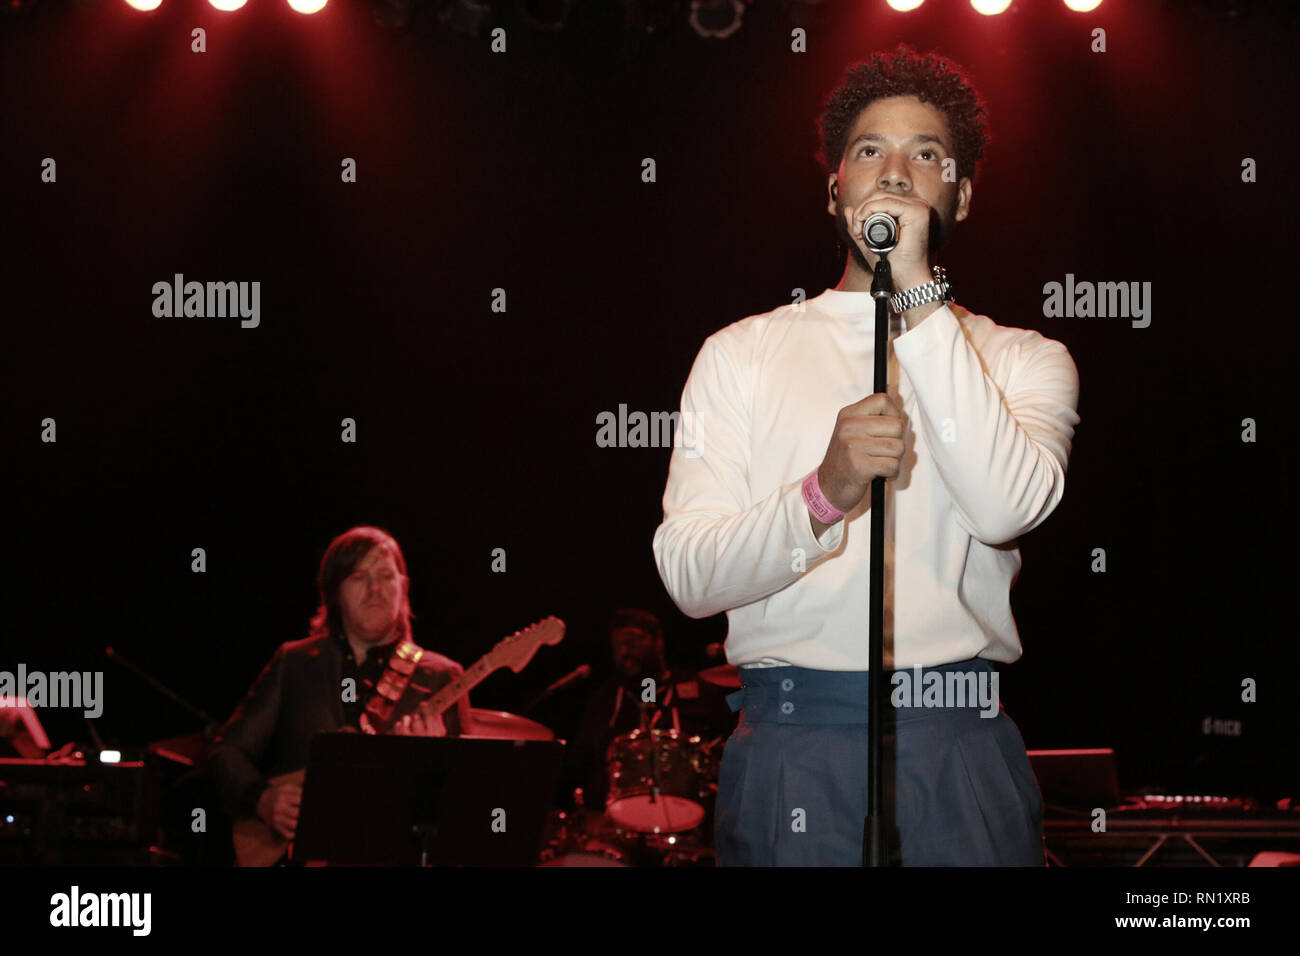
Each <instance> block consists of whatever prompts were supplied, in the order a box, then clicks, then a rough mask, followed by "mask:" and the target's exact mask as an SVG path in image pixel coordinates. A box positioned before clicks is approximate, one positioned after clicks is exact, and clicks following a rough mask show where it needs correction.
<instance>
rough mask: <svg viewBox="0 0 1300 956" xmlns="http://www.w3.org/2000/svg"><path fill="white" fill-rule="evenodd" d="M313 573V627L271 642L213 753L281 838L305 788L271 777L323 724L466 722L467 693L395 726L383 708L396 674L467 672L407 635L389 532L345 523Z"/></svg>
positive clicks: (433, 728) (419, 686) (437, 684)
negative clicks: (316, 593) (300, 636)
mask: <svg viewBox="0 0 1300 956" xmlns="http://www.w3.org/2000/svg"><path fill="white" fill-rule="evenodd" d="M317 584H318V585H319V587H320V600H321V603H320V607H319V608H318V609H317V611H316V615H315V617H313V618H312V621H311V632H310V635H309V636H308V637H307V638H306V639H304V640H300V641H290V642H288V643H285V644H282V645H281V646H280V648H279V649H278V650H277V651H276V652H275V655H274V656H273V657H272V658H271V661H270V663H269V664H267V665H266V667H265V669H263V671H262V673H261V675H260V676H259V677H258V678H257V680H256V681H255V682H254V683H253V686H252V687H251V688H250V689H249V691H248V693H247V695H246V696H245V697H244V699H243V701H242V702H241V703H240V704H239V706H238V707H237V708H236V709H235V712H234V714H233V715H232V716H231V718H230V720H229V721H227V723H226V725H225V726H224V727H223V728H222V729H221V732H220V734H219V735H218V737H217V738H216V740H215V742H214V745H213V750H212V753H211V754H210V756H209V760H208V769H209V773H210V774H211V775H212V777H213V778H214V780H215V782H216V785H217V788H218V792H219V793H220V796H221V802H222V805H223V807H224V809H225V810H226V812H227V813H229V814H230V815H231V816H232V817H235V818H248V817H253V816H257V817H260V818H261V819H262V821H263V822H265V823H266V824H267V825H268V826H270V827H271V828H272V829H273V830H275V831H276V832H277V833H279V834H280V835H281V836H283V837H284V838H285V839H286V840H291V839H293V833H294V830H295V828H296V827H297V823H298V808H299V805H300V803H301V801H302V788H301V786H298V785H295V784H287V783H286V784H280V785H278V786H271V785H270V784H269V782H268V778H270V777H275V776H278V775H280V774H284V773H287V772H289V771H294V770H299V769H301V768H302V767H304V766H306V764H307V756H308V749H309V747H310V744H311V739H312V737H314V736H315V735H316V734H317V733H320V732H322V731H337V730H344V729H348V728H351V729H354V730H361V729H363V727H366V728H368V729H369V730H372V731H378V732H387V733H395V734H412V735H419V736H459V735H460V733H461V732H462V728H464V727H468V726H469V695H468V694H464V695H462V696H461V697H460V698H459V699H458V700H457V701H456V704H455V706H454V707H452V708H451V709H449V710H447V711H446V712H445V713H444V714H442V715H441V716H437V717H432V718H428V719H426V718H425V717H424V716H423V715H422V714H421V713H420V712H419V711H418V710H417V711H415V712H413V713H409V714H408V715H407V716H405V717H402V718H400V719H398V720H396V721H395V722H393V723H392V724H391V726H389V725H388V724H387V723H385V722H384V721H382V720H381V719H380V717H381V716H384V715H386V714H387V711H386V710H385V709H384V708H385V707H388V704H387V702H386V701H385V699H384V696H392V682H393V680H394V678H396V680H397V681H398V683H401V682H403V681H408V680H409V686H410V688H411V690H412V691H415V692H419V691H429V692H433V691H437V690H438V689H439V688H441V687H443V686H444V685H446V684H448V683H450V682H451V681H453V680H455V679H456V678H457V677H459V676H460V675H461V674H462V673H463V672H464V668H462V667H461V665H460V664H458V663H456V662H455V661H453V660H451V659H450V658H448V657H444V656H442V655H441V654H436V653H433V652H432V651H428V650H423V649H421V648H418V647H417V646H415V645H414V644H413V643H411V617H412V614H411V605H410V600H409V594H408V592H409V588H410V579H409V578H408V577H407V576H406V560H405V558H403V556H402V549H401V548H400V547H399V546H398V544H397V542H396V540H394V539H393V537H392V536H391V535H389V534H388V533H386V532H384V531H382V530H380V529H379V528H372V527H356V528H352V529H351V530H349V531H346V532H344V533H343V534H341V535H339V536H338V537H337V538H335V539H334V540H333V541H332V542H331V543H330V546H329V548H328V549H326V551H325V556H324V557H323V558H322V559H321V565H320V572H319V575H318V576H317ZM399 649H400V652H401V653H400V654H399ZM413 657H414V658H415V660H414V663H413V666H411V665H408V664H407V663H406V662H407V661H410V660H411V659H412V658H413ZM403 672H406V673H403ZM408 675H409V676H408ZM381 684H385V693H384V695H381V694H380V692H379V691H380V687H381Z"/></svg>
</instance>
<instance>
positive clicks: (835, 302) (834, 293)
mask: <svg viewBox="0 0 1300 956" xmlns="http://www.w3.org/2000/svg"><path fill="white" fill-rule="evenodd" d="M809 304H810V305H813V306H815V307H816V308H818V309H819V310H821V311H822V312H825V313H826V314H827V315H831V316H834V317H835V318H839V319H846V320H848V321H849V322H850V323H852V324H853V325H854V326H855V327H857V328H863V329H875V327H876V300H875V299H873V298H872V297H871V293H870V292H844V291H841V290H839V289H827V290H826V291H825V292H823V293H822V294H821V295H819V296H817V297H815V298H813V299H811V300H810V302H809ZM894 319H895V317H894V316H892V315H891V316H890V324H891V325H895V324H897V325H900V326H901V327H902V329H904V330H906V328H907V319H905V318H903V317H901V316H899V317H897V321H896V322H895V320H894Z"/></svg>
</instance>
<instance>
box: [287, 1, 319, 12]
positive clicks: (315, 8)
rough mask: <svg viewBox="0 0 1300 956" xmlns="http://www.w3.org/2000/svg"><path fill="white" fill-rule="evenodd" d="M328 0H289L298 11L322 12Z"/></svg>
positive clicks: (290, 4)
mask: <svg viewBox="0 0 1300 956" xmlns="http://www.w3.org/2000/svg"><path fill="white" fill-rule="evenodd" d="M326 2H327V0H289V6H290V7H292V8H293V9H294V10H295V11H296V12H298V13H320V12H321V11H322V10H324V9H325V4H326Z"/></svg>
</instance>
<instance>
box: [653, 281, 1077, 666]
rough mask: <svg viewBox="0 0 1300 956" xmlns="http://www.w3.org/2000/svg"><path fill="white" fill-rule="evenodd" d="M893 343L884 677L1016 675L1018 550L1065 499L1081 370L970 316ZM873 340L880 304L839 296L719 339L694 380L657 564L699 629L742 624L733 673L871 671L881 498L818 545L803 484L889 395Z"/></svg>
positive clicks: (1058, 351)
mask: <svg viewBox="0 0 1300 956" xmlns="http://www.w3.org/2000/svg"><path fill="white" fill-rule="evenodd" d="M891 325H892V326H893V327H894V328H893V330H891V334H892V336H893V337H892V338H891V356H890V361H889V366H890V373H889V388H888V391H889V392H890V393H891V394H892V395H894V397H895V399H896V400H898V401H899V403H900V404H901V406H902V408H903V416H904V421H905V422H906V431H905V433H904V441H905V445H904V449H905V450H904V454H903V458H902V461H901V466H900V473H899V476H898V477H897V478H895V479H892V480H888V481H886V482H885V489H886V493H885V514H886V527H885V560H884V566H885V567H884V585H885V588H884V634H885V656H884V660H885V666H886V667H888V668H895V669H903V668H911V667H918V666H919V667H929V666H934V665H938V664H945V663H950V662H952V661H959V660H966V659H968V658H972V657H984V658H988V659H990V660H994V661H1014V660H1016V659H1017V658H1018V657H1019V656H1020V654H1021V644H1020V637H1019V634H1018V633H1017V631H1016V624H1015V621H1014V619H1013V618H1012V615H1011V594H1010V592H1011V586H1012V585H1013V584H1014V583H1015V580H1016V576H1017V575H1018V574H1019V571H1020V551H1019V548H1018V547H1017V546H1016V539H1017V538H1018V537H1019V536H1020V535H1022V534H1025V533H1026V532H1028V531H1030V530H1032V529H1033V528H1036V527H1037V526H1038V525H1039V524H1041V523H1042V522H1043V521H1044V520H1045V519H1046V518H1047V516H1048V515H1050V514H1051V513H1052V511H1053V509H1055V508H1056V506H1057V504H1058V503H1060V501H1061V497H1062V495H1063V494H1064V492H1065V471H1066V464H1067V461H1068V459H1069V454H1070V445H1071V442H1072V440H1073V437H1074V426H1075V425H1077V424H1078V423H1079V416H1078V414H1077V413H1076V409H1077V407H1078V397H1079V376H1078V370H1077V369H1076V368H1075V365H1074V361H1073V360H1072V359H1071V357H1070V353H1069V352H1068V351H1067V349H1066V348H1065V346H1064V345H1062V344H1061V343H1060V342H1056V341H1054V340H1052V339H1048V338H1045V337H1044V336H1042V335H1040V334H1039V333H1038V332H1035V331H1032V330H1026V329H1015V328H1007V327H1003V326H999V325H996V324H995V323H994V322H993V321H992V320H990V319H989V318H987V317H986V316H981V315H972V314H971V313H969V312H967V311H966V310H965V309H963V308H961V307H960V306H957V305H955V304H948V305H944V306H941V307H940V308H939V309H938V310H937V311H935V312H933V313H931V314H930V315H929V316H928V317H926V318H925V320H924V321H923V322H922V323H921V324H919V325H917V326H916V327H915V328H913V329H906V325H905V322H904V320H902V319H901V318H899V317H894V318H893V319H892V321H891ZM874 327H875V303H874V302H873V300H872V298H871V295H870V293H867V292H841V291H837V290H834V289H827V290H826V291H825V292H823V293H822V294H821V295H819V296H817V297H815V298H813V299H810V300H808V301H807V302H806V303H804V304H803V307H802V309H801V308H800V307H799V306H798V305H786V306H782V307H781V308H778V309H776V310H774V311H772V312H769V313H767V314H765V315H756V316H751V317H749V318H746V319H743V320H741V321H739V322H735V323H733V324H732V325H729V326H727V327H726V328H724V329H722V330H720V331H718V332H716V333H714V334H713V335H711V336H710V337H709V338H708V339H707V340H706V341H705V343H704V346H703V347H702V348H701V350H700V353H699V355H698V357H697V358H696V360H695V364H694V366H693V367H692V369H691V373H690V376H689V378H688V379H687V381H686V387H685V389H684V390H683V392H682V401H681V416H680V421H679V425H678V435H679V440H678V442H677V443H675V444H676V447H674V448H673V452H672V457H671V460H670V463H669V469H668V484H667V487H666V489H665V491H664V499H663V507H664V520H663V523H662V524H661V525H660V526H659V528H658V529H657V530H656V532H655V536H654V555H655V562H656V564H657V565H658V568H659V575H660V577H661V578H662V579H663V582H664V586H665V587H666V588H667V589H668V593H669V594H670V595H671V596H672V598H673V600H674V601H675V602H676V604H677V606H678V607H679V608H681V610H682V611H683V612H684V613H685V614H687V615H689V616H690V617H695V618H700V617H707V616H709V615H712V614H717V613H718V612H720V611H726V612H727V617H728V624H729V629H728V635H727V641H726V653H727V659H728V661H730V662H731V663H732V664H737V665H741V666H744V665H756V666H776V665H782V664H793V665H796V666H799V667H808V668H815V669H819V670H833V671H843V670H867V665H868V647H867V643H868V611H869V578H868V574H869V565H870V542H871V535H870V531H871V528H870V524H871V520H872V514H871V491H870V488H868V490H867V493H866V495H864V496H863V499H862V501H861V502H860V503H859V504H858V506H857V507H855V508H854V510H853V511H851V512H849V513H848V514H847V515H846V516H845V517H844V519H843V520H841V521H839V522H837V523H836V524H835V525H833V526H832V527H831V528H829V529H828V530H827V531H826V532H825V533H824V534H823V535H822V537H821V538H820V540H819V539H818V538H817V537H816V536H815V535H814V533H813V529H812V524H811V521H810V516H809V513H808V507H807V505H806V504H805V503H804V500H803V495H802V482H803V479H804V478H805V477H806V476H807V475H808V473H809V472H811V471H812V470H813V469H815V468H817V467H818V466H819V465H820V464H821V462H822V459H823V457H824V456H825V454H826V448H827V445H828V444H829V442H830V438H831V434H832V432H833V431H834V427H835V419H836V415H837V414H838V413H839V411H840V409H841V408H843V407H844V406H846V405H850V404H852V403H854V402H857V401H860V400H861V399H863V398H865V397H866V396H867V395H870V394H871V393H872V392H873V391H874V389H873V388H872V384H873V382H872V378H873V358H872V352H873V349H874V339H875V331H874ZM904 329H906V330H905V331H903V332H902V334H894V333H896V331H897V330H904Z"/></svg>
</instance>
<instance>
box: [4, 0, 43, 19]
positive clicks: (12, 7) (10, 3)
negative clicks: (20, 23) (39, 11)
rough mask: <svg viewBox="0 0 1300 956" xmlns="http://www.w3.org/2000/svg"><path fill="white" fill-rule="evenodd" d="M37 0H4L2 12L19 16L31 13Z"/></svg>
mask: <svg viewBox="0 0 1300 956" xmlns="http://www.w3.org/2000/svg"><path fill="white" fill-rule="evenodd" d="M37 2H38V0H4V2H3V4H2V5H3V7H4V12H5V13H7V14H8V15H9V16H11V17H20V16H23V15H24V14H27V13H31V12H32V8H33V7H34V6H36V4H37Z"/></svg>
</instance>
